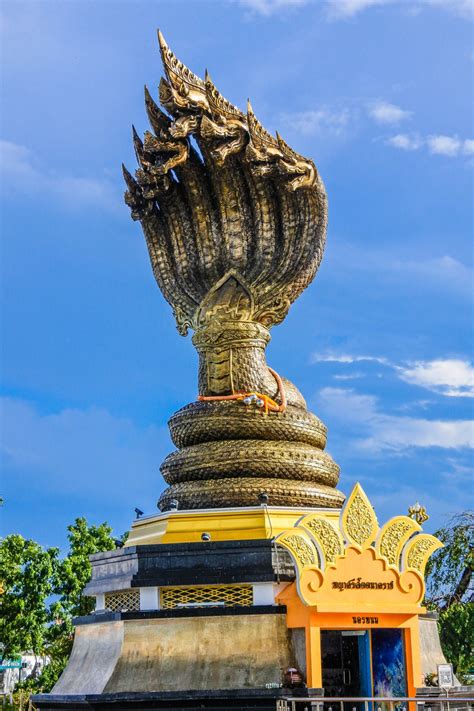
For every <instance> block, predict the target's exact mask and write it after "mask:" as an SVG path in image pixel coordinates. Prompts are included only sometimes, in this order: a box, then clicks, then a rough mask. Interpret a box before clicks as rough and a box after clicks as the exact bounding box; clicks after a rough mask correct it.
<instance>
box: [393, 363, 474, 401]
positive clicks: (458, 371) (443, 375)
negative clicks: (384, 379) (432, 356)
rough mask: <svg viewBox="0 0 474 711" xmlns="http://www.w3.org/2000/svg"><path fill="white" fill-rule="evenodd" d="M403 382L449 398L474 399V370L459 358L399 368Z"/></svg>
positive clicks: (469, 364) (412, 364)
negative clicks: (462, 397)
mask: <svg viewBox="0 0 474 711" xmlns="http://www.w3.org/2000/svg"><path fill="white" fill-rule="evenodd" d="M397 371H398V375H399V377H400V378H401V380H404V381H405V382H407V383H411V384H413V385H419V386H421V387H423V388H426V389H427V390H432V391H433V392H438V393H441V394H442V395H447V396H449V397H460V396H466V397H474V368H473V366H472V365H471V363H470V362H469V361H467V360H461V359H457V358H450V359H449V358H448V359H444V360H443V359H441V358H440V359H438V360H431V361H416V362H414V363H411V364H409V365H406V366H397Z"/></svg>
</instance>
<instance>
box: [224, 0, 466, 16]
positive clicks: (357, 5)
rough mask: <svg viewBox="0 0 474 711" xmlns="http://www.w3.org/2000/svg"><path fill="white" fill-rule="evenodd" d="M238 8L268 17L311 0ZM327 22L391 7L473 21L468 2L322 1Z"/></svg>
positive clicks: (248, 1) (245, 0) (248, 0)
mask: <svg viewBox="0 0 474 711" xmlns="http://www.w3.org/2000/svg"><path fill="white" fill-rule="evenodd" d="M236 1H237V2H238V3H239V4H240V5H242V6H243V7H244V8H247V9H248V10H251V11H253V12H255V13H258V14H260V15H263V16H265V17H269V16H270V15H273V14H275V13H277V12H279V11H282V10H285V9H288V8H295V7H296V8H297V7H303V6H304V5H309V4H310V3H311V0H236ZM325 3H326V8H327V17H328V19H329V20H346V19H349V18H351V17H355V16H356V15H358V14H359V13H361V12H363V11H364V10H370V9H371V8H375V7H381V6H382V5H392V6H398V7H399V8H401V9H402V10H403V11H404V12H405V14H407V15H408V16H413V17H416V15H418V14H419V13H420V12H421V10H423V8H426V7H429V6H431V7H435V8H439V9H441V10H446V11H448V12H451V13H452V14H453V15H455V16H457V17H461V18H464V19H466V20H472V19H473V5H472V0H412V2H411V3H407V2H406V0H325Z"/></svg>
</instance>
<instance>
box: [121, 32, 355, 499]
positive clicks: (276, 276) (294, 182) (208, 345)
mask: <svg viewBox="0 0 474 711" xmlns="http://www.w3.org/2000/svg"><path fill="white" fill-rule="evenodd" d="M158 36H159V43H160V49H161V56H162V59H163V65H164V70H165V74H166V78H165V79H161V82H160V87H159V97H160V103H161V105H162V106H163V108H164V109H165V110H166V112H167V113H164V112H163V111H162V110H161V109H160V108H159V107H158V106H157V104H156V103H155V102H154V101H153V99H152V97H151V96H150V94H149V92H148V90H147V89H146V88H145V102H146V108H147V113H148V118H149V121H150V124H151V127H152V129H153V132H152V133H151V132H150V131H146V132H145V135H144V140H143V141H142V140H141V139H140V138H139V136H138V134H137V133H136V131H135V130H134V131H133V141H134V145H135V152H136V155H137V160H138V163H139V168H138V170H137V171H136V173H135V177H133V176H132V175H131V174H130V173H129V172H128V171H127V170H126V169H125V168H124V177H125V181H126V183H127V188H128V189H127V192H126V193H125V201H126V203H127V205H129V207H130V208H131V212H132V218H133V219H134V220H139V221H140V222H141V225H142V228H143V232H144V234H145V239H146V242H147V245H148V250H149V253H150V259H151V264H152V267H153V273H154V275H155V278H156V281H157V282H158V286H159V287H160V289H161V291H162V292H163V295H164V297H165V298H166V300H167V301H168V302H169V303H170V304H171V306H172V308H173V311H174V315H175V318H176V321H177V325H178V330H179V332H180V333H181V334H182V335H186V334H187V332H188V329H189V328H191V329H193V331H194V335H193V343H194V345H195V346H196V348H197V350H198V353H199V397H198V400H197V401H196V402H193V403H191V404H190V405H187V406H186V407H184V408H182V409H181V410H179V411H178V412H177V413H175V414H174V415H173V417H172V418H171V420H170V423H169V426H170V431H171V436H172V439H173V442H174V443H175V445H176V447H177V448H178V449H177V451H176V452H173V453H172V454H170V455H169V456H168V457H167V458H166V459H165V461H164V462H163V464H162V466H161V471H162V473H163V476H164V478H165V480H166V482H167V483H168V484H169V487H168V488H167V489H166V490H165V491H164V493H163V494H162V496H161V498H160V500H159V502H158V506H159V508H160V509H161V510H166V509H168V508H169V507H170V504H171V505H173V504H172V502H173V500H175V501H177V502H178V505H179V507H180V508H181V509H193V508H216V507H226V506H253V505H256V504H258V500H259V496H261V495H262V494H266V496H265V497H264V500H268V502H269V503H270V504H271V505H275V506H302V507H303V506H304V507H313V506H327V507H339V506H341V504H342V502H343V500H344V496H343V495H342V494H341V493H340V492H339V491H337V490H336V489H335V488H334V487H335V486H336V484H337V482H338V478H339V467H338V466H337V464H335V462H334V461H333V460H332V459H331V457H330V456H329V455H328V454H326V453H325V452H324V447H325V445H326V427H325V426H324V425H323V423H322V422H321V421H320V420H319V419H318V418H317V417H315V416H314V415H313V414H312V413H310V412H308V410H307V407H306V403H305V400H304V398H303V397H302V395H301V393H300V392H299V391H298V390H297V388H296V387H295V386H294V385H293V384H292V383H291V382H289V381H288V380H286V379H285V378H280V376H279V375H278V374H277V373H275V371H273V370H272V369H271V368H269V367H268V366H267V363H266V360H265V348H266V346H267V344H268V342H269V340H270V333H269V329H270V328H271V327H272V326H274V325H275V324H278V323H281V321H283V319H284V318H285V316H286V314H287V313H288V309H289V307H290V305H291V303H292V302H293V301H294V300H295V299H296V298H297V297H298V296H299V294H301V292H302V291H303V290H304V289H305V288H306V287H307V286H308V284H309V283H310V282H311V281H312V279H313V278H314V276H315V274H316V271H317V269H318V266H319V263H320V261H321V257H322V254H323V249H324V243H325V236H326V221H327V199H326V192H325V189H324V185H323V182H322V180H321V178H320V177H319V174H318V171H317V170H316V167H315V165H314V163H313V162H312V161H311V160H308V159H307V158H303V156H301V155H299V154H298V153H296V152H295V151H293V150H292V149H291V148H290V147H289V146H288V145H287V144H286V143H285V142H284V141H283V139H282V138H281V137H280V136H279V135H278V134H277V136H276V138H274V137H273V136H271V135H270V134H269V133H268V132H267V131H266V130H265V129H264V128H263V126H262V125H261V124H260V123H259V121H258V120H257V118H256V117H255V114H254V113H253V111H252V108H251V107H250V105H249V106H248V110H247V114H244V113H242V112H241V111H240V110H239V109H238V108H236V107H235V106H233V105H232V104H231V103H229V101H227V99H225V98H224V97H223V96H222V95H221V94H220V93H219V91H218V90H217V88H216V87H215V86H214V84H213V82H212V80H211V78H210V77H209V75H208V74H207V73H206V76H205V79H204V80H203V79H200V78H199V77H198V76H196V75H195V74H193V73H192V72H191V71H190V70H189V69H188V68H187V67H186V66H184V64H182V63H181V62H180V61H179V60H178V59H177V58H176V56H175V55H174V54H173V52H172V51H171V50H170V49H169V47H168V45H167V44H166V42H165V40H164V38H163V36H162V35H161V33H159V34H158Z"/></svg>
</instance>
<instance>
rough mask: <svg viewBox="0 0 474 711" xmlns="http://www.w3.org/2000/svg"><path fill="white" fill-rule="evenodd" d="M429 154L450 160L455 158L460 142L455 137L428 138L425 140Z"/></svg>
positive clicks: (439, 136)
mask: <svg viewBox="0 0 474 711" xmlns="http://www.w3.org/2000/svg"><path fill="white" fill-rule="evenodd" d="M426 143H427V145H428V148H429V151H430V153H434V154H435V155H441V156H449V157H450V158H452V157H454V156H457V155H458V154H459V151H460V149H461V145H462V144H461V141H460V140H459V138H458V137H457V136H442V135H438V136H428V138H427V139H426Z"/></svg>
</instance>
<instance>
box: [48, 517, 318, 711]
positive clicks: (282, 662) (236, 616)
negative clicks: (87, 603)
mask: <svg viewBox="0 0 474 711" xmlns="http://www.w3.org/2000/svg"><path fill="white" fill-rule="evenodd" d="M300 513H301V512H300ZM92 566H93V576H92V579H91V582H90V583H89V585H88V586H87V588H86V593H87V594H89V595H94V596H95V597H96V600H97V603H98V606H100V607H102V608H104V609H101V610H96V612H95V613H94V614H92V615H89V616H87V617H82V618H78V619H76V620H75V624H76V636H75V641H74V648H73V652H72V655H71V658H70V660H69V664H68V666H67V668H66V670H65V671H64V673H63V675H62V676H61V678H60V680H59V681H58V683H57V684H56V686H55V688H54V689H53V691H52V693H51V694H42V695H38V696H36V697H35V699H34V703H35V705H36V706H37V707H38V708H40V709H42V710H46V709H62V708H64V709H66V708H67V709H70V708H74V709H75V708H97V709H98V708H101V709H102V708H106V707H107V708H108V707H109V706H111V707H113V708H120V709H122V708H156V709H177V708H183V709H184V708H186V709H194V708H195V709H198V708H199V709H202V708H213V709H218V708H220V709H227V708H239V709H247V708H261V709H274V708H275V702H276V699H277V698H279V696H282V695H284V694H288V693H292V692H291V691H290V690H288V689H282V688H281V685H282V681H283V674H284V672H285V671H286V669H288V668H289V667H296V666H299V665H301V664H304V660H303V661H301V660H299V659H298V657H299V656H300V655H301V648H300V639H299V636H298V634H296V635H295V634H294V633H293V632H292V631H290V630H288V628H287V625H286V610H285V608H284V607H283V606H281V605H277V604H276V603H275V598H276V596H277V594H278V593H279V591H280V590H281V589H282V588H283V587H284V586H285V585H288V584H289V583H291V582H292V581H293V580H294V578H295V572H294V567H293V564H292V562H291V558H290V556H289V554H288V553H287V552H286V551H285V550H283V549H280V550H278V551H277V550H276V546H275V544H274V542H272V541H271V540H268V539H259V540H258V539H257V540H236V541H210V542H208V543H203V542H200V543H178V544H161V545H159V544H156V545H153V544H152V545H144V546H129V547H126V548H123V549H119V550H115V551H110V552H107V553H101V554H97V555H94V556H92ZM107 608H108V609H107ZM303 653H304V651H303ZM311 691H312V692H313V691H315V690H311ZM295 693H299V694H302V693H303V694H305V695H307V694H308V690H307V689H300V690H295Z"/></svg>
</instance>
